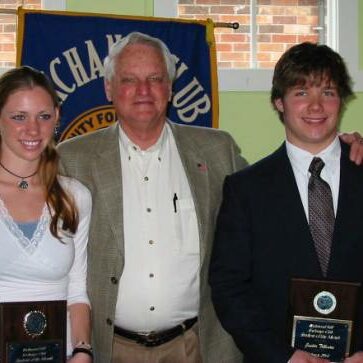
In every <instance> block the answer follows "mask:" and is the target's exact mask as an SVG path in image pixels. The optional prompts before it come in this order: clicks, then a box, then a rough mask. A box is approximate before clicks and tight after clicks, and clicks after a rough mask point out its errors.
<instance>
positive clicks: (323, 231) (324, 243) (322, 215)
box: [308, 157, 335, 276]
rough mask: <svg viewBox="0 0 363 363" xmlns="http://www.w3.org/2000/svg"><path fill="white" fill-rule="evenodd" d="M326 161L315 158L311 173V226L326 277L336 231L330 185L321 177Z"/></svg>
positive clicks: (309, 199) (309, 200)
mask: <svg viewBox="0 0 363 363" xmlns="http://www.w3.org/2000/svg"><path fill="white" fill-rule="evenodd" d="M323 167H324V161H323V160H321V159H320V158H316V157H315V158H313V160H312V162H311V164H310V167H309V171H310V173H311V176H310V179H309V193H308V195H309V197H308V202H309V226H310V231H311V234H312V236H313V239H314V243H315V249H316V252H317V254H318V257H319V261H320V266H321V269H322V272H323V275H324V276H326V273H327V270H328V264H329V258H330V248H331V242H332V237H333V231H334V221H335V217H334V207H333V198H332V194H331V190H330V187H329V184H328V183H327V182H326V181H324V180H323V179H322V178H321V177H320V172H321V170H322V169H323Z"/></svg>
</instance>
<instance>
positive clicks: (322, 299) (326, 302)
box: [314, 291, 337, 315]
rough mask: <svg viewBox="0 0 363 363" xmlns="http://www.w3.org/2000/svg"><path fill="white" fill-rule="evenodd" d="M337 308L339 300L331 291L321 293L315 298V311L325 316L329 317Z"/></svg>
mask: <svg viewBox="0 0 363 363" xmlns="http://www.w3.org/2000/svg"><path fill="white" fill-rule="evenodd" d="M336 306H337V299H336V298H335V296H334V295H333V294H332V293H331V292H329V291H320V292H319V293H318V294H316V295H315V297H314V308H315V310H316V311H317V312H318V313H320V314H324V315H328V314H330V313H331V312H333V311H334V310H335V308H336Z"/></svg>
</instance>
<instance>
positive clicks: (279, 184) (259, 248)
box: [210, 144, 363, 363]
mask: <svg viewBox="0 0 363 363" xmlns="http://www.w3.org/2000/svg"><path fill="white" fill-rule="evenodd" d="M223 198H224V199H223V202H222V206H221V209H220V213H219V217H218V221H217V230H216V236H215V244H214V248H213V253H212V260H211V266H210V283H211V287H212V299H213V303H214V305H215V308H216V311H217V315H218V317H219V319H220V320H221V323H222V325H223V326H224V328H225V329H226V330H227V331H228V332H229V333H230V334H231V335H232V336H233V338H234V340H235V342H236V344H237V346H238V347H239V348H240V349H241V350H242V351H243V353H244V355H245V362H254V363H266V362H269V363H287V361H288V360H289V358H290V356H291V354H292V353H293V350H292V348H291V347H290V346H289V342H288V341H289V339H288V337H287V329H286V327H287V309H288V286H289V281H290V279H291V277H303V278H313V279H323V276H322V273H321V269H320V265H319V261H318V257H317V255H316V252H315V248H314V243H313V240H312V237H311V234H310V230H309V226H308V222H307V219H306V216H305V213H304V208H303V205H302V203H301V200H300V195H299V191H298V188H297V184H296V182H295V178H294V174H293V170H292V167H291V164H290V162H289V159H288V156H287V153H286V147H285V144H283V145H282V146H281V147H280V148H279V149H278V150H277V151H276V152H274V153H273V154H271V155H270V156H268V157H267V158H265V159H263V160H261V161H260V162H258V163H256V164H254V165H252V166H251V167H249V168H247V169H244V170H243V171H241V172H238V173H236V174H234V175H232V176H229V177H227V178H226V181H225V185H224V196H223ZM327 279H330V280H342V281H359V282H361V281H362V280H363V168H362V167H357V166H355V164H353V163H352V162H350V161H349V157H348V150H347V148H346V147H345V145H342V157H341V173H340V189H339V199H338V210H337V216H336V222H335V231H334V236H333V242H332V251H331V259H330V264H329V269H328V275H327ZM359 314H360V316H362V315H363V314H362V309H361V311H360V312H359ZM358 324H359V326H357V331H359V330H362V325H361V321H359V322H358ZM357 339H358V342H355V346H354V349H355V350H361V349H362V339H361V337H360V336H357Z"/></svg>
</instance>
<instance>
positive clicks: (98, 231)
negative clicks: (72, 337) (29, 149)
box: [59, 33, 246, 363]
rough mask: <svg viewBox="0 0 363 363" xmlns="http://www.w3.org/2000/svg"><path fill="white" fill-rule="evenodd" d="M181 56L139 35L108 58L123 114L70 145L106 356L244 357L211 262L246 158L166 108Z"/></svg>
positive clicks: (222, 136) (229, 361) (97, 337)
mask: <svg viewBox="0 0 363 363" xmlns="http://www.w3.org/2000/svg"><path fill="white" fill-rule="evenodd" d="M174 76H175V63H174V59H173V57H172V56H171V54H170V52H169V50H168V48H167V47H166V46H165V44H164V43H162V42H161V41H160V40H159V39H156V38H152V37H149V36H147V35H145V34H141V33H131V34H129V35H128V36H127V37H125V38H123V39H121V40H120V41H119V42H117V43H115V44H114V46H113V47H112V49H111V50H110V54H109V56H108V57H107V58H106V60H105V89H106V94H107V97H108V99H109V101H111V102H112V103H113V104H114V107H115V109H116V112H117V115H118V120H119V122H118V123H117V124H115V125H114V126H111V127H109V128H107V129H103V130H100V131H96V132H94V133H92V134H89V135H86V136H82V137H79V138H75V139H72V140H70V141H67V142H65V143H63V144H61V145H60V147H59V151H60V153H61V158H62V161H63V165H64V167H65V171H66V172H67V173H68V174H69V175H72V176H74V177H76V178H78V179H79V180H81V181H82V182H83V183H84V184H85V185H87V186H88V188H89V189H90V190H91V192H92V195H93V214H92V221H91V230H90V238H89V257H88V258H89V268H88V288H89V296H90V299H91V303H92V313H93V332H94V341H93V343H94V353H95V361H96V362H97V363H107V362H114V363H116V362H117V363H125V362H126V363H141V362H142V363H145V362H148V363H157V362H163V363H199V362H204V363H221V362H223V363H239V362H241V360H242V358H241V354H240V353H239V352H238V350H237V349H236V347H235V346H234V343H233V341H232V339H231V338H230V336H229V335H228V334H227V333H226V332H225V331H224V330H223V329H222V328H221V326H220V324H219V322H218V320H217V318H216V316H215V312H214V309H213V306H212V303H211V299H210V289H209V287H208V284H207V271H208V265H209V256H210V250H211V242H212V239H213V234H214V223H215V219H216V213H217V210H218V208H219V205H220V201H221V195H222V184H223V180H224V177H225V176H226V175H227V174H231V173H232V172H234V171H236V170H238V169H241V168H242V167H243V166H244V165H246V162H245V161H244V160H243V159H242V158H241V157H240V155H239V149H238V147H237V145H236V144H235V142H234V141H233V140H232V138H231V137H230V136H229V135H228V134H227V133H225V132H222V131H218V130H213V129H208V128H200V127H189V126H181V125H176V124H173V123H170V121H169V120H167V117H166V110H167V106H168V102H169V100H170V98H171V89H172V82H173V79H174Z"/></svg>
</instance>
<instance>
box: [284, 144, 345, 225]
mask: <svg viewBox="0 0 363 363" xmlns="http://www.w3.org/2000/svg"><path fill="white" fill-rule="evenodd" d="M286 151H287V155H288V157H289V160H290V163H291V166H292V170H293V171H294V175H295V180H296V183H297V186H298V189H299V193H300V198H301V202H302V204H303V206H304V210H305V215H306V219H307V220H309V207H308V184H309V178H310V172H309V166H310V163H311V161H312V160H313V158H314V157H315V156H316V157H319V158H321V159H322V160H323V161H324V163H325V166H324V168H323V170H322V171H321V175H320V176H321V178H322V179H324V180H325V181H326V182H327V183H328V184H329V186H330V189H331V192H332V197H333V205H334V213H335V215H336V214H337V207H338V196H339V182H340V155H341V147H340V142H339V138H338V137H336V138H335V139H334V141H333V142H332V143H331V144H330V145H329V146H328V147H327V148H326V149H324V150H323V151H321V152H320V153H319V154H317V155H313V154H311V153H309V152H308V151H305V150H302V149H300V148H298V147H297V146H295V145H293V144H291V143H290V142H288V141H287V140H286Z"/></svg>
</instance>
